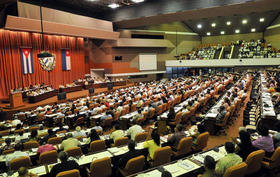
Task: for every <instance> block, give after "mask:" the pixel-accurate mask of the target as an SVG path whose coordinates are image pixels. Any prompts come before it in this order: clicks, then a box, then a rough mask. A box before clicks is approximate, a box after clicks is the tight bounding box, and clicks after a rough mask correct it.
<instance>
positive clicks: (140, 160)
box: [125, 155, 145, 176]
mask: <svg viewBox="0 0 280 177" xmlns="http://www.w3.org/2000/svg"><path fill="white" fill-rule="evenodd" d="M144 163H145V157H144V156H143V155H140V156H138V157H135V158H132V159H130V160H129V161H128V162H127V163H126V166H125V172H126V176H128V175H131V174H134V173H138V172H140V171H142V170H143V168H144Z"/></svg>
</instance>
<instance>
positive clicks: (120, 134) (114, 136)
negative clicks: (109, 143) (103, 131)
mask: <svg viewBox="0 0 280 177" xmlns="http://www.w3.org/2000/svg"><path fill="white" fill-rule="evenodd" d="M122 137H124V131H123V130H121V128H120V125H119V124H116V125H115V131H113V132H112V133H111V135H110V139H112V140H113V141H114V142H115V141H116V140H117V139H119V138H122Z"/></svg>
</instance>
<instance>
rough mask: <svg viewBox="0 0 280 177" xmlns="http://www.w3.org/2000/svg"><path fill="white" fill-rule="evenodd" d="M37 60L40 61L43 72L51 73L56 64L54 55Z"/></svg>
mask: <svg viewBox="0 0 280 177" xmlns="http://www.w3.org/2000/svg"><path fill="white" fill-rule="evenodd" d="M49 54H50V53H49ZM39 59H40V65H41V67H42V68H43V69H44V70H46V71H52V70H53V69H54V67H55V64H56V56H55V54H50V55H48V56H47V57H41V58H39Z"/></svg>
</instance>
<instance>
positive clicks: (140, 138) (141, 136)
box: [134, 132, 148, 143]
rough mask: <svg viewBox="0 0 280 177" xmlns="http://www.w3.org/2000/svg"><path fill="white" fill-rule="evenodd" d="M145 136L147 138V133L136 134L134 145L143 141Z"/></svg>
mask: <svg viewBox="0 0 280 177" xmlns="http://www.w3.org/2000/svg"><path fill="white" fill-rule="evenodd" d="M147 136H148V132H142V133H138V134H137V135H135V138H134V141H135V142H136V143H138V142H142V141H145V140H146V138H147Z"/></svg>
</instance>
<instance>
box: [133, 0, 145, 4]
mask: <svg viewBox="0 0 280 177" xmlns="http://www.w3.org/2000/svg"><path fill="white" fill-rule="evenodd" d="M131 1H132V2H135V3H140V2H144V1H145V0H131Z"/></svg>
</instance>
